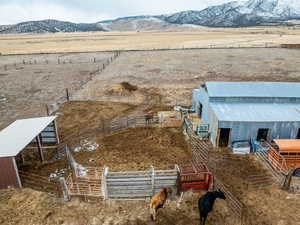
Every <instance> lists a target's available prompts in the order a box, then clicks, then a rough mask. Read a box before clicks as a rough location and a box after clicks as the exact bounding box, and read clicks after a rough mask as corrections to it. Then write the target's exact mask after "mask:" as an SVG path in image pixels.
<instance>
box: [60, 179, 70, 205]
mask: <svg viewBox="0 0 300 225" xmlns="http://www.w3.org/2000/svg"><path fill="white" fill-rule="evenodd" d="M59 183H60V185H61V190H62V194H63V198H64V200H65V201H69V200H70V196H69V192H68V186H67V183H66V180H65V178H64V177H60V178H59Z"/></svg>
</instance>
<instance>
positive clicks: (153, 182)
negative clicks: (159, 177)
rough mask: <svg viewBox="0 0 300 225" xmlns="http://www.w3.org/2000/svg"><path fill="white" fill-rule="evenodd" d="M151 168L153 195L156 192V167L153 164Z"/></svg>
mask: <svg viewBox="0 0 300 225" xmlns="http://www.w3.org/2000/svg"><path fill="white" fill-rule="evenodd" d="M151 169H152V177H151V178H152V179H151V185H152V195H154V194H155V169H154V166H152V165H151Z"/></svg>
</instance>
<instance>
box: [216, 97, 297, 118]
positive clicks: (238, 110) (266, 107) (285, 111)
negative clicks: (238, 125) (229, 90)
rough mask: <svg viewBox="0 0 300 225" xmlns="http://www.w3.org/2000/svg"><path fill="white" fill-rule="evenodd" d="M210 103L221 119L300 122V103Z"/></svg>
mask: <svg viewBox="0 0 300 225" xmlns="http://www.w3.org/2000/svg"><path fill="white" fill-rule="evenodd" d="M210 105H211V107H212V110H213V111H214V112H215V114H216V116H217V118H218V120H219V121H235V122H236V121H241V122H300V104H288V103H281V104H275V103H251V104H249V103H222V102H215V103H211V104H210Z"/></svg>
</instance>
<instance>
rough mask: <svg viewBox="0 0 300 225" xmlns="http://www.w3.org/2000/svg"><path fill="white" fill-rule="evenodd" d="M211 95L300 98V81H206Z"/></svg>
mask: <svg viewBox="0 0 300 225" xmlns="http://www.w3.org/2000/svg"><path fill="white" fill-rule="evenodd" d="M205 84H206V87H207V91H208V95H209V97H278V98H300V91H299V90H300V83H292V82H206V83H205Z"/></svg>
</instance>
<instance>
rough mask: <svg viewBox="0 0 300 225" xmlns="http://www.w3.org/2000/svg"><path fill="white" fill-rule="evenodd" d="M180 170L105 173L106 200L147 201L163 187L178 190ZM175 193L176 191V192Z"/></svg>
mask: <svg viewBox="0 0 300 225" xmlns="http://www.w3.org/2000/svg"><path fill="white" fill-rule="evenodd" d="M178 172H179V171H178V170H177V169H176V168H175V169H174V170H155V169H154V168H152V169H151V170H146V171H127V172H109V169H108V168H105V169H104V173H103V180H102V182H103V188H104V190H103V193H104V199H145V198H147V197H151V196H152V195H153V194H154V193H156V192H159V191H160V190H161V188H163V187H172V188H173V189H174V190H177V181H178ZM174 192H175V191H174Z"/></svg>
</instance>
